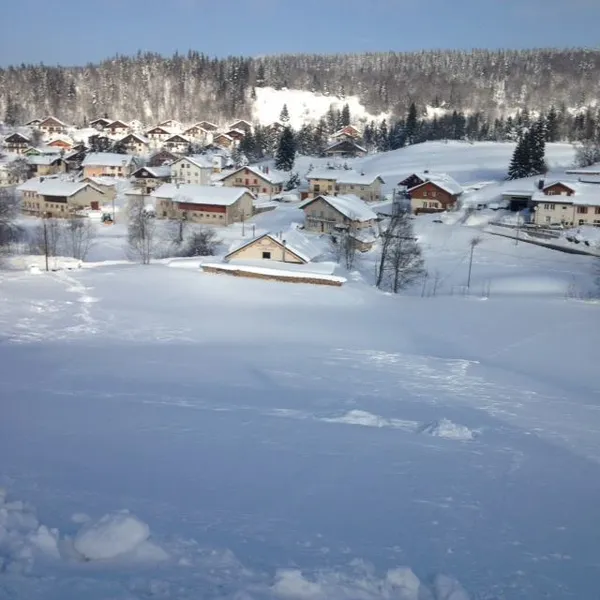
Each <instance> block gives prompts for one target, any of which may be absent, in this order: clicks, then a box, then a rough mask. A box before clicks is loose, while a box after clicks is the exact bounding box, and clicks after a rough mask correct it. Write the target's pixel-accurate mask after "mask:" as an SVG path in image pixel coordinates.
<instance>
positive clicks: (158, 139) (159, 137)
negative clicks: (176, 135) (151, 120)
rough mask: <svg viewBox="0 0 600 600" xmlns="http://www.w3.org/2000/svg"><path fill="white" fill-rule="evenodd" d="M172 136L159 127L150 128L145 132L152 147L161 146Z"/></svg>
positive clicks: (168, 131) (166, 130)
mask: <svg viewBox="0 0 600 600" xmlns="http://www.w3.org/2000/svg"><path fill="white" fill-rule="evenodd" d="M172 135H173V132H172V131H171V130H170V129H168V128H166V127H163V126H161V125H157V126H156V127H152V128H151V129H148V131H146V137H147V138H148V139H149V140H150V143H151V144H152V145H154V146H162V145H163V143H164V142H165V141H166V140H168V139H169V138H170V137H171V136H172Z"/></svg>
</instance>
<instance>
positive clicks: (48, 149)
mask: <svg viewBox="0 0 600 600" xmlns="http://www.w3.org/2000/svg"><path fill="white" fill-rule="evenodd" d="M33 149H34V150H37V151H38V152H39V153H41V154H46V155H51V154H52V155H54V157H55V158H57V157H58V156H59V155H60V153H61V152H62V150H63V149H62V148H56V147H55V146H38V147H37V148H33Z"/></svg>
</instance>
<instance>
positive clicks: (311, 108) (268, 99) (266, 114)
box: [252, 87, 390, 129]
mask: <svg viewBox="0 0 600 600" xmlns="http://www.w3.org/2000/svg"><path fill="white" fill-rule="evenodd" d="M255 93H256V100H255V101H254V105H253V107H252V113H253V116H254V119H255V121H256V122H257V123H260V124H261V125H271V124H272V123H273V122H275V121H277V120H278V119H279V115H280V113H281V109H282V108H283V106H284V105H286V106H287V108H288V112H289V114H290V121H289V122H290V125H291V126H292V127H293V128H294V129H300V127H302V125H304V124H305V123H311V122H315V121H318V120H319V119H320V118H321V117H323V116H324V115H325V114H326V113H327V111H328V110H329V107H330V106H333V107H334V108H335V109H337V110H341V109H342V107H343V106H344V104H348V106H349V108H350V114H351V115H352V118H353V120H354V121H356V122H357V123H359V122H361V121H371V120H373V119H375V120H381V119H388V118H389V116H390V115H389V114H387V113H381V114H378V115H372V114H370V113H369V112H368V111H367V110H366V108H365V107H364V106H363V104H362V103H361V102H360V99H359V98H358V96H345V97H344V98H340V97H339V96H326V95H324V94H317V93H314V92H310V91H307V90H290V89H280V90H277V89H275V88H272V87H260V88H255Z"/></svg>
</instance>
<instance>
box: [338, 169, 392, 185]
mask: <svg viewBox="0 0 600 600" xmlns="http://www.w3.org/2000/svg"><path fill="white" fill-rule="evenodd" d="M377 179H381V183H385V182H384V180H383V178H382V177H381V175H377V174H375V175H374V174H371V175H369V174H365V173H359V172H358V171H351V170H350V171H347V170H345V169H344V170H343V171H340V176H339V177H338V178H337V182H338V183H342V184H346V185H372V184H373V183H375V181H376V180H377Z"/></svg>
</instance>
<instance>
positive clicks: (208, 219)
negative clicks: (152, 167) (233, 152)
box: [151, 183, 254, 225]
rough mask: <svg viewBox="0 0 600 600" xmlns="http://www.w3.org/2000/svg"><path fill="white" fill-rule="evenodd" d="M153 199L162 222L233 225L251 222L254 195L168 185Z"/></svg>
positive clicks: (239, 190)
mask: <svg viewBox="0 0 600 600" xmlns="http://www.w3.org/2000/svg"><path fill="white" fill-rule="evenodd" d="M151 195H152V197H153V198H154V199H155V201H156V216H157V217H158V218H160V219H177V220H179V219H187V220H189V221H191V222H193V223H208V224H211V225H230V224H231V223H235V222H237V221H245V220H247V219H249V218H250V217H251V216H252V213H253V202H254V195H253V194H252V193H251V192H250V190H247V189H245V188H227V187H215V186H210V185H195V184H187V183H184V184H183V185H178V184H175V183H165V184H164V185H161V186H160V187H159V188H157V189H156V190H154V192H152V194H151Z"/></svg>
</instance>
